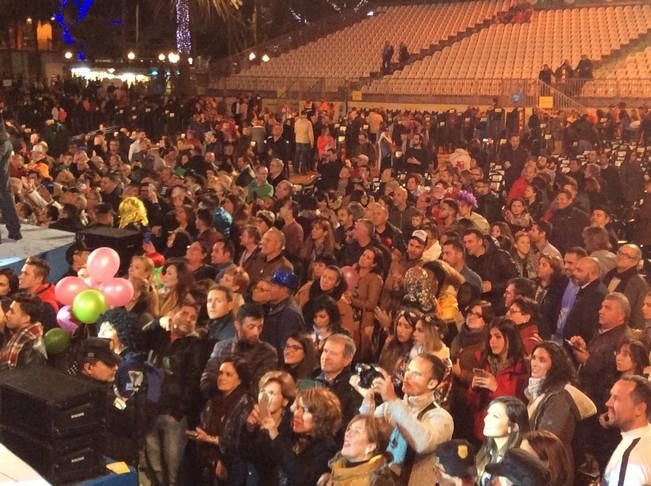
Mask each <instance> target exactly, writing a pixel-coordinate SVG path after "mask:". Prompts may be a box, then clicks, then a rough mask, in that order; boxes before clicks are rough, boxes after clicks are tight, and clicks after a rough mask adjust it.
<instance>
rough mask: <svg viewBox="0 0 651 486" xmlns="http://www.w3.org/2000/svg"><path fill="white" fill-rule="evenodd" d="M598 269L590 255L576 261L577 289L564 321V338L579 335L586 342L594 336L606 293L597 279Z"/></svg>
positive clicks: (597, 264) (575, 279)
mask: <svg viewBox="0 0 651 486" xmlns="http://www.w3.org/2000/svg"><path fill="white" fill-rule="evenodd" d="M599 271H600V270H599V262H598V261H597V260H596V259H594V258H592V257H584V258H581V259H580V260H579V261H578V262H577V263H576V267H575V268H574V272H573V277H574V281H575V282H576V284H577V285H578V286H579V290H578V292H577V294H576V299H575V301H574V305H573V306H572V307H571V309H570V311H569V313H568V316H567V320H566V321H565V326H564V328H563V334H562V336H563V338H564V339H570V338H572V336H580V337H581V338H582V339H583V340H584V341H585V342H586V343H587V342H590V340H591V339H592V337H593V336H594V334H595V331H596V330H597V327H596V325H595V324H596V323H597V322H598V315H599V309H600V307H601V302H602V301H603V299H604V297H605V296H606V294H607V293H608V290H607V289H606V287H604V285H603V284H602V283H601V280H599ZM557 332H558V329H557Z"/></svg>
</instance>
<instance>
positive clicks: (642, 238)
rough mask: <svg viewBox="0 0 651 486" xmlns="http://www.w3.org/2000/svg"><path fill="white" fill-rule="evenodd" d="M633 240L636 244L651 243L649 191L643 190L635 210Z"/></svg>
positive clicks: (650, 200) (650, 193)
mask: <svg viewBox="0 0 651 486" xmlns="http://www.w3.org/2000/svg"><path fill="white" fill-rule="evenodd" d="M634 221H635V222H634V226H633V241H635V243H637V244H638V245H649V244H651V192H645V193H644V195H643V196H642V199H641V202H640V204H639V206H638V208H637V210H636V212H635V220H634Z"/></svg>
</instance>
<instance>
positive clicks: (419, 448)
mask: <svg viewBox="0 0 651 486" xmlns="http://www.w3.org/2000/svg"><path fill="white" fill-rule="evenodd" d="M382 371H384V370H382ZM444 373H445V365H444V364H443V363H442V362H441V360H440V359H438V358H437V357H436V356H433V355H431V354H419V355H418V356H416V357H414V358H413V359H412V360H411V361H410V362H409V364H408V365H407V369H406V371H405V378H404V381H403V383H402V391H403V393H404V398H403V399H399V398H398V396H397V394H396V390H395V388H394V385H393V383H392V381H391V379H390V377H389V375H388V374H387V373H386V372H384V373H382V377H381V378H376V379H375V380H373V384H372V390H373V391H374V392H375V393H377V394H379V395H380V397H381V399H382V404H381V405H380V406H379V407H378V408H377V409H376V410H375V415H376V416H378V417H386V418H387V419H388V420H389V421H390V422H391V424H392V425H393V426H394V430H393V433H392V434H391V438H392V440H391V442H390V446H389V449H390V452H391V453H392V454H393V463H392V464H394V465H395V466H397V469H399V470H400V473H399V474H400V481H401V484H409V485H416V484H425V482H426V479H425V478H430V477H431V473H432V472H431V468H432V456H433V453H434V451H435V450H436V448H437V446H438V445H439V444H441V443H443V442H445V441H447V440H450V439H451V438H452V431H453V429H454V423H453V420H452V416H451V415H450V414H449V413H448V412H447V411H446V410H445V409H443V408H441V407H439V406H438V405H437V404H436V403H435V402H434V397H433V394H432V391H433V390H434V389H435V388H436V387H437V385H438V384H439V382H440V381H441V380H442V379H443V376H444ZM373 408H375V402H373V403H370V402H369V400H366V401H365V402H364V404H363V407H362V410H363V411H365V412H367V413H368V412H370V411H372V410H373ZM405 443H406V449H405V448H403V446H404V444H405Z"/></svg>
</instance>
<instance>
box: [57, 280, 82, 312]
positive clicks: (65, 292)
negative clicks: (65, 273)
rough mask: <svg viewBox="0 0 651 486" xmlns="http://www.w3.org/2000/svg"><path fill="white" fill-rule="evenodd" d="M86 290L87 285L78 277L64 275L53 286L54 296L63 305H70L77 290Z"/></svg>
mask: <svg viewBox="0 0 651 486" xmlns="http://www.w3.org/2000/svg"><path fill="white" fill-rule="evenodd" d="M84 290H88V285H86V282H84V281H83V279H81V278H79V277H65V278H62V279H61V280H59V283H57V285H56V287H54V296H55V297H56V299H57V301H58V302H60V303H61V304H63V305H72V301H73V300H75V297H77V294H78V293H79V292H83V291H84Z"/></svg>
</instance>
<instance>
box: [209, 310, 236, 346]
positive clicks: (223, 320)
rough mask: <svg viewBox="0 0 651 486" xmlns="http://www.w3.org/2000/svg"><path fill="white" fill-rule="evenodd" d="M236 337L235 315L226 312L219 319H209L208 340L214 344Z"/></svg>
mask: <svg viewBox="0 0 651 486" xmlns="http://www.w3.org/2000/svg"><path fill="white" fill-rule="evenodd" d="M234 337H235V325H234V324H233V315H232V314H230V313H229V314H226V315H225V316H223V317H219V318H217V319H210V320H209V321H208V336H207V338H208V340H209V341H210V342H211V343H212V345H213V346H214V345H215V343H217V342H219V341H224V340H225V339H232V338H234Z"/></svg>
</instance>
